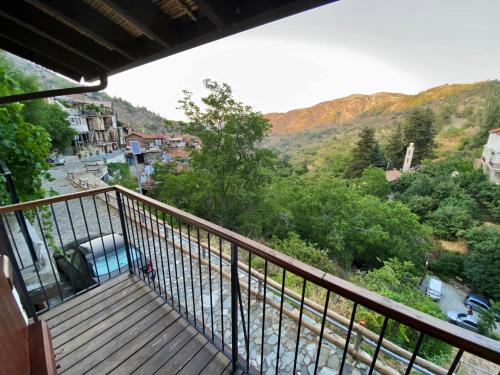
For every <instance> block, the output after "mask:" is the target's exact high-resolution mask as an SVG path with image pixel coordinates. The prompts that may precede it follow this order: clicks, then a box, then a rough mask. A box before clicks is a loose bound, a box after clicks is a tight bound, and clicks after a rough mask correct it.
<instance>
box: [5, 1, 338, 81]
mask: <svg viewBox="0 0 500 375" xmlns="http://www.w3.org/2000/svg"><path fill="white" fill-rule="evenodd" d="M333 1H336V0H308V1H306V0H1V1H0V48H1V49H4V50H6V51H9V52H11V53H13V54H15V55H18V56H20V57H23V58H25V59H27V60H30V61H33V62H35V63H37V64H40V65H42V66H44V67H46V68H48V69H51V70H53V71H56V72H58V73H60V74H62V75H65V76H67V77H69V78H72V79H73V80H75V81H80V79H81V78H84V79H85V80H87V81H92V80H95V79H97V78H99V77H102V76H107V75H112V74H115V73H118V72H121V71H124V70H127V69H130V68H133V67H136V66H139V65H142V64H145V63H147V62H150V61H153V60H156V59H159V58H162V57H165V56H169V55H172V54H175V53H178V52H181V51H184V50H187V49H190V48H193V47H196V46H199V45H201V44H205V43H208V42H211V41H213V40H216V39H220V38H222V37H225V36H228V35H231V34H235V33H238V32H241V31H243V30H247V29H250V28H253V27H256V26H259V25H263V24H265V23H268V22H272V21H275V20H278V19H280V18H283V17H286V16H289V15H292V14H296V13H299V12H302V11H305V10H308V9H312V8H315V7H318V6H320V5H324V4H327V3H331V2H333Z"/></svg>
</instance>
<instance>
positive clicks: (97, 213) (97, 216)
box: [92, 195, 111, 278]
mask: <svg viewBox="0 0 500 375" xmlns="http://www.w3.org/2000/svg"><path fill="white" fill-rule="evenodd" d="M92 201H93V202H94V210H95V218H96V220H97V228H98V229H99V237H100V239H101V243H102V250H103V255H104V262H105V263H106V268H107V270H108V276H109V277H110V278H111V271H110V269H109V263H108V255H107V254H106V246H105V245H104V238H102V228H101V220H99V212H98V211H97V203H96V201H95V195H92ZM94 267H95V268H96V274H98V273H99V270H98V269H97V264H95V266H94Z"/></svg>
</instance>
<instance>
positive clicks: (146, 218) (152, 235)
mask: <svg viewBox="0 0 500 375" xmlns="http://www.w3.org/2000/svg"><path fill="white" fill-rule="evenodd" d="M142 211H143V212H144V224H145V226H146V237H147V239H148V248H149V236H148V231H149V228H148V217H147V215H146V212H145V210H144V203H143V204H142ZM148 211H149V223H150V224H151V242H152V243H153V255H154V260H155V264H156V270H157V271H158V278H159V277H160V274H159V272H160V268H159V267H158V256H157V255H156V244H155V237H154V227H153V216H151V209H150V208H149V207H148ZM150 251H151V250H150ZM152 262H153V257H151V263H152ZM155 278H156V277H155ZM154 282H155V281H154V279H153V285H154ZM158 290H159V292H160V295H161V283H160V280H158Z"/></svg>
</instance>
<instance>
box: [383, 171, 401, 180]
mask: <svg viewBox="0 0 500 375" xmlns="http://www.w3.org/2000/svg"><path fill="white" fill-rule="evenodd" d="M399 176H401V172H400V171H398V170H397V169H393V170H390V171H385V179H386V180H387V181H389V182H392V181H396V180H397V179H398V178H399Z"/></svg>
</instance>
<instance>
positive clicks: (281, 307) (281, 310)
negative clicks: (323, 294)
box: [276, 268, 286, 374]
mask: <svg viewBox="0 0 500 375" xmlns="http://www.w3.org/2000/svg"><path fill="white" fill-rule="evenodd" d="M285 277H286V269H284V268H283V275H282V277H281V301H280V320H279V324H278V344H277V346H276V347H277V348H278V349H277V353H276V374H278V371H279V363H280V344H281V324H282V321H283V302H284V301H285V281H286V279H285Z"/></svg>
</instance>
